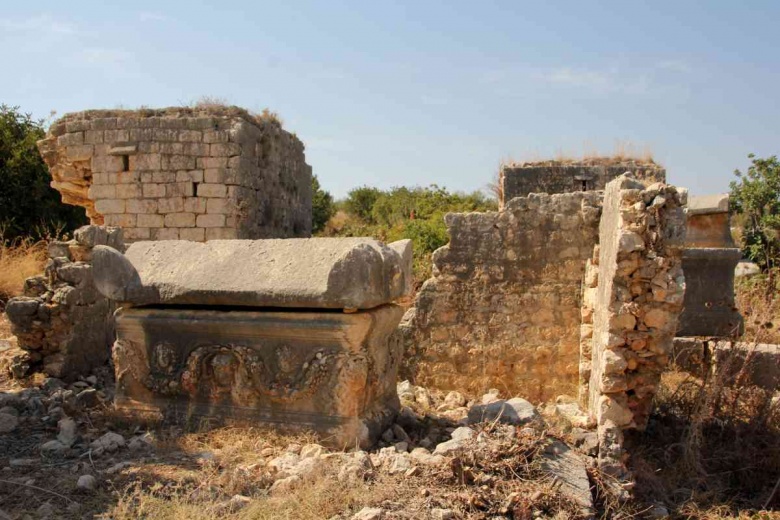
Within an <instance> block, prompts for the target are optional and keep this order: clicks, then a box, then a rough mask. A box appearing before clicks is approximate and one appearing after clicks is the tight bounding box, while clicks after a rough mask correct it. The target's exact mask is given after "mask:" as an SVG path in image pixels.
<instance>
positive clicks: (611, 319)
mask: <svg viewBox="0 0 780 520" xmlns="http://www.w3.org/2000/svg"><path fill="white" fill-rule="evenodd" d="M686 199H687V194H686V192H685V191H684V190H681V189H680V190H678V189H677V188H675V187H674V186H669V185H666V184H662V183H656V184H653V185H651V186H649V187H647V188H645V186H644V185H643V184H641V183H640V182H638V181H636V180H634V179H633V178H631V177H629V176H627V175H623V176H621V177H619V178H617V179H615V180H613V181H611V182H610V183H609V184H607V188H606V191H605V194H604V205H603V212H602V218H601V223H600V227H599V246H597V251H598V263H597V265H595V267H596V268H597V271H598V272H597V273H594V272H589V277H588V278H587V279H586V289H585V290H586V294H585V297H584V300H585V307H584V310H583V318H584V317H585V316H586V315H588V314H590V315H592V322H593V323H592V339H591V341H590V343H589V345H588V344H587V338H586V337H585V336H586V335H585V334H584V333H583V334H582V338H583V346H581V349H582V351H583V353H587V351H588V348H587V347H588V346H589V347H590V348H589V350H590V367H586V369H587V370H589V371H590V381H589V384H588V386H587V388H586V389H585V390H586V391H587V395H588V404H589V412H590V415H591V417H592V418H593V419H595V421H596V423H597V424H598V425H599V426H603V425H607V424H609V425H614V426H616V427H618V428H620V429H626V428H638V429H642V428H644V427H645V425H646V423H647V417H648V415H649V413H650V409H651V406H652V401H653V396H654V395H655V392H656V390H657V386H658V383H659V381H660V377H661V373H662V372H663V370H664V368H665V367H666V365H667V363H668V359H669V358H668V355H669V353H670V352H671V349H672V340H673V338H674V333H675V331H676V329H677V321H678V316H679V314H680V312H681V310H682V305H683V297H684V293H685V277H684V276H683V270H682V248H683V245H684V244H683V243H684V237H685V214H684V209H683V206H684V205H685V204H686V202H687V200H686ZM593 264H596V262H593ZM596 275H597V279H594V277H595V276H596ZM588 305H590V306H591V308H590V309H588V307H587V306H588ZM583 323H584V324H583V329H584V328H586V325H587V323H585V320H584V319H583Z"/></svg>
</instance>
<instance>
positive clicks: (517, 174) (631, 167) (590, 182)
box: [499, 157, 666, 205]
mask: <svg viewBox="0 0 780 520" xmlns="http://www.w3.org/2000/svg"><path fill="white" fill-rule="evenodd" d="M626 172H629V173H630V174H631V175H632V176H633V177H634V178H636V179H638V180H640V181H642V182H644V183H645V184H652V183H654V182H666V170H665V169H664V168H663V167H661V166H660V165H658V164H656V163H654V162H652V161H650V160H647V161H645V160H637V159H614V158H603V157H597V158H593V159H585V160H582V161H577V162H569V161H543V162H530V163H521V164H505V165H502V167H501V170H500V172H499V193H500V194H501V200H500V201H499V202H500V204H501V205H504V204H505V203H507V202H509V201H510V200H512V199H514V198H515V197H526V196H528V195H530V194H531V193H573V192H577V191H594V190H596V191H598V190H603V189H604V188H606V186H607V183H608V182H609V181H611V180H613V179H615V178H617V177H619V176H620V175H623V174H624V173H626Z"/></svg>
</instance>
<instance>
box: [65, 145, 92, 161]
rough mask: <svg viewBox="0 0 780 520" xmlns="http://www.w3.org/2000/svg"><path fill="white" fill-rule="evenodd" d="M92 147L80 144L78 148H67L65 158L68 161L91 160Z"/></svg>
mask: <svg viewBox="0 0 780 520" xmlns="http://www.w3.org/2000/svg"><path fill="white" fill-rule="evenodd" d="M93 151H94V146H93V145H91V144H82V145H80V146H68V147H67V148H66V149H65V158H66V159H67V160H68V161H89V160H90V159H91V158H92V152H93Z"/></svg>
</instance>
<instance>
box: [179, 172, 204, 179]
mask: <svg viewBox="0 0 780 520" xmlns="http://www.w3.org/2000/svg"><path fill="white" fill-rule="evenodd" d="M176 182H203V170H182V171H177V172H176Z"/></svg>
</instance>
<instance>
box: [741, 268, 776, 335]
mask: <svg viewBox="0 0 780 520" xmlns="http://www.w3.org/2000/svg"><path fill="white" fill-rule="evenodd" d="M775 279H776V280H780V276H775ZM768 283H769V282H768V278H767V276H766V275H755V276H749V277H742V278H737V280H736V282H735V284H734V292H735V295H736V303H737V308H738V309H739V312H740V313H741V314H742V316H743V317H744V319H745V333H744V335H743V336H744V339H745V340H747V341H752V342H755V343H780V285H778V286H776V287H775V288H774V290H769V287H767V284H768Z"/></svg>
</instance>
